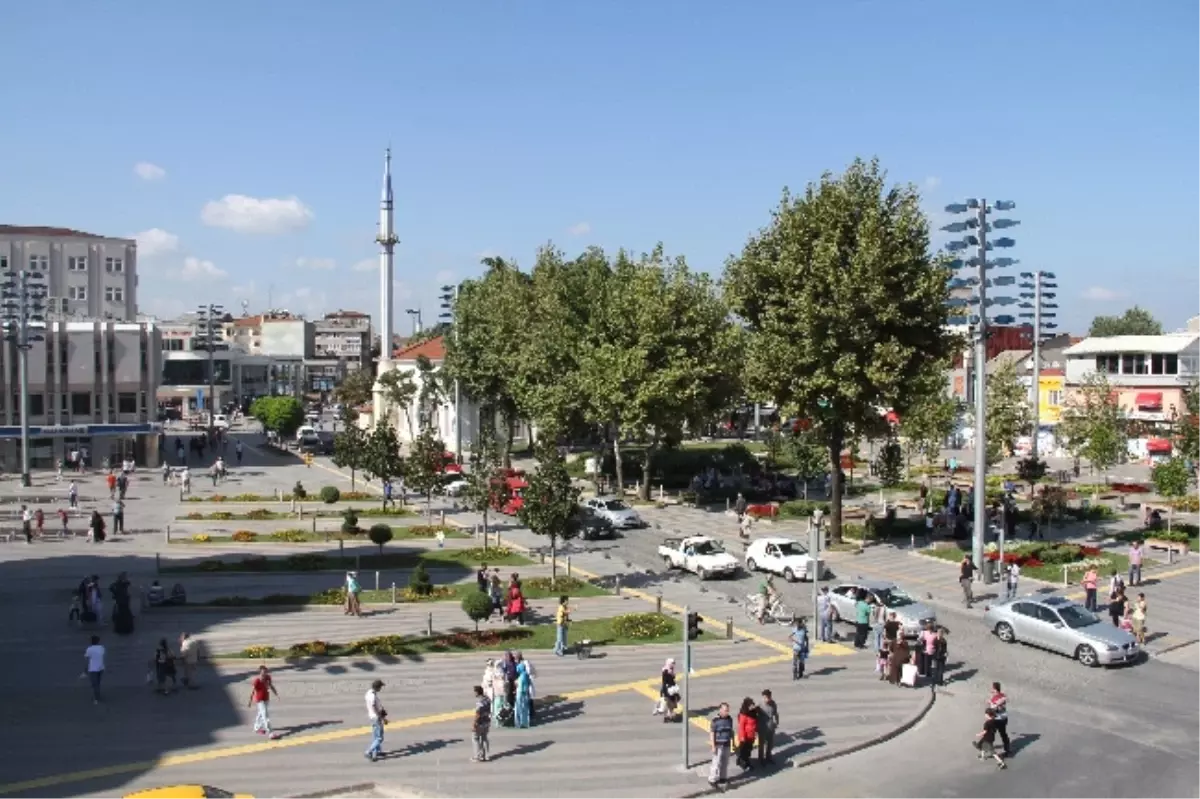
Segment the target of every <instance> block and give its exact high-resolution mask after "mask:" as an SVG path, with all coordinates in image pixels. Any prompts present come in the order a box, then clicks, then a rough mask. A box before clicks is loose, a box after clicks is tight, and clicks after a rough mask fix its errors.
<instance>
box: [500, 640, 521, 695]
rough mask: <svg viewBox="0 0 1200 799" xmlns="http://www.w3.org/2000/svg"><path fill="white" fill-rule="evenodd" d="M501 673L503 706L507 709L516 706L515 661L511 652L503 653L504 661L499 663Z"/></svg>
mask: <svg viewBox="0 0 1200 799" xmlns="http://www.w3.org/2000/svg"><path fill="white" fill-rule="evenodd" d="M500 668H501V671H503V673H504V704H506V705H507V706H508V707H509V708H515V707H516V706H517V659H516V657H514V656H513V653H512V650H511V649H510V650H509V651H507V652H505V653H504V660H503V661H502V662H501V663H500Z"/></svg>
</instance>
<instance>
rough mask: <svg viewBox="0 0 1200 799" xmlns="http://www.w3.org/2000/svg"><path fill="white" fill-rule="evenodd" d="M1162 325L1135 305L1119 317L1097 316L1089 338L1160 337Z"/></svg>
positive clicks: (1147, 312)
mask: <svg viewBox="0 0 1200 799" xmlns="http://www.w3.org/2000/svg"><path fill="white" fill-rule="evenodd" d="M1162 332H1163V327H1162V323H1161V322H1159V321H1158V320H1157V319H1155V318H1154V316H1153V315H1151V313H1150V312H1149V311H1147V310H1146V309H1145V308H1142V307H1141V306H1138V305H1135V306H1133V307H1132V308H1130V309H1129V310H1127V311H1126V312H1125V313H1123V314H1122V315H1120V316H1097V317H1096V318H1095V319H1093V320H1092V326H1091V328H1090V329H1089V330H1088V335H1089V336H1160V335H1162Z"/></svg>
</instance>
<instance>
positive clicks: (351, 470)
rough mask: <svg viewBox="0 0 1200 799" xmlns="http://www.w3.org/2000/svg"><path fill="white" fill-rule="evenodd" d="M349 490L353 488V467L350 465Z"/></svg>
mask: <svg viewBox="0 0 1200 799" xmlns="http://www.w3.org/2000/svg"><path fill="white" fill-rule="evenodd" d="M350 490H351V491H353V490H354V467H353V466H351V467H350Z"/></svg>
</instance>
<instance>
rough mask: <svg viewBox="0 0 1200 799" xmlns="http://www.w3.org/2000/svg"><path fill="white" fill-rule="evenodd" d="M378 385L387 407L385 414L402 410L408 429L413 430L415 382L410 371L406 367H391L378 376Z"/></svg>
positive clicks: (414, 428)
mask: <svg viewBox="0 0 1200 799" xmlns="http://www.w3.org/2000/svg"><path fill="white" fill-rule="evenodd" d="M379 385H380V387H381V388H382V389H383V399H384V402H385V403H386V405H387V406H388V409H389V412H388V414H387V415H388V416H390V415H391V411H403V412H404V418H405V421H407V422H408V429H409V431H410V432H413V431H415V430H416V427H414V426H413V418H412V403H413V398H414V397H416V396H417V383H416V381H415V380H413V376H412V372H410V371H408V370H407V369H391V370H389V371H387V372H385V373H384V374H383V375H382V376H380V378H379ZM375 421H376V422H378V421H379V420H378V419H376V420H375Z"/></svg>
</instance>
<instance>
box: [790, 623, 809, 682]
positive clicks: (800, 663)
mask: <svg viewBox="0 0 1200 799" xmlns="http://www.w3.org/2000/svg"><path fill="white" fill-rule="evenodd" d="M789 637H790V638H791V639H792V679H793V680H799V679H800V678H801V677H803V676H804V661H805V660H807V659H808V629H807V628H806V627H805V625H804V619H802V618H797V619H796V626H795V628H794V629H793V630H792V634H791V636H789Z"/></svg>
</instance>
